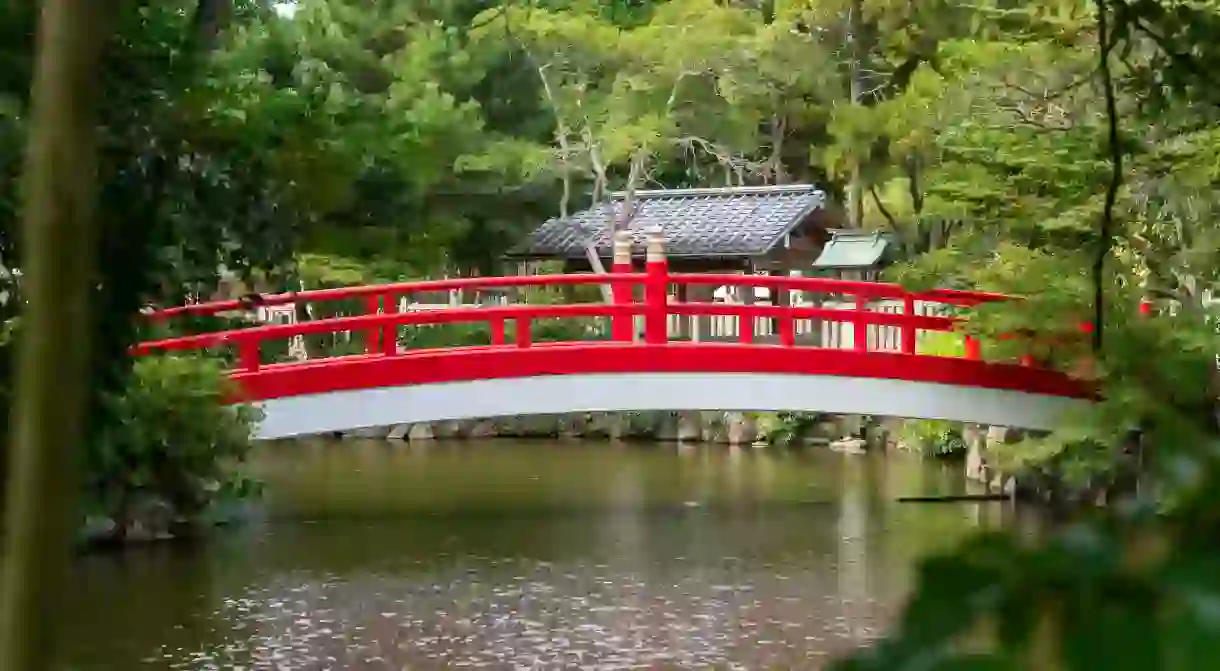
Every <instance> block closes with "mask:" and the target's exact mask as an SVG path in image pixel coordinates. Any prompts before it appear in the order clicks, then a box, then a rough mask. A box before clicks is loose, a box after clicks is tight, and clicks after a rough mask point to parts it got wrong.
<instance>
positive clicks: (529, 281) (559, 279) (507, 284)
mask: <svg viewBox="0 0 1220 671" xmlns="http://www.w3.org/2000/svg"><path fill="white" fill-rule="evenodd" d="M645 278H646V275H645V274H644V273H603V274H596V273H569V274H562V275H516V276H508V277H460V278H453V279H445V280H420V281H416V282H392V283H386V284H366V285H361V286H357V287H338V288H334V289H309V290H307V291H288V292H284V293H279V294H256V296H257V298H256V299H255V300H253V301H250V300H243V299H231V300H221V301H207V302H203V303H189V304H187V305H179V306H175V307H172V308H159V309H155V310H150V311H148V312H146V313H145V316H146V317H148V318H150V319H155V320H156V319H167V318H170V317H178V316H183V315H213V314H218V313H221V312H233V311H238V310H249V309H251V308H254V307H267V306H274V305H286V304H289V303H296V302H321V301H338V300H344V299H349V298H372V297H378V298H380V297H382V296H387V295H389V296H403V295H407V294H416V293H431V292H440V291H452V290H477V289H507V288H514V287H541V286H579V285H589V284H608V283H609V284H616V283H627V284H640V283H642V282H643V281H644V279H645Z"/></svg>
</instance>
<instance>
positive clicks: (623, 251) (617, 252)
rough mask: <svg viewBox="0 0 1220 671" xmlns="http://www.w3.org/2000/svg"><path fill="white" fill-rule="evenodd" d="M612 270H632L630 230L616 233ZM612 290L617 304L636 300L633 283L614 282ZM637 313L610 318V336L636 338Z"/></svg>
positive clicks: (615, 271)
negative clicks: (634, 332) (634, 331)
mask: <svg viewBox="0 0 1220 671" xmlns="http://www.w3.org/2000/svg"><path fill="white" fill-rule="evenodd" d="M612 272H614V273H615V274H629V273H630V272H631V233H630V231H618V232H616V233H615V234H614V266H613V269H612ZM610 291H611V293H612V294H613V296H614V304H615V305H629V304H631V303H633V302H634V298H633V297H632V290H631V284H629V283H627V282H614V283H613V284H611V285H610ZM634 321H635V315H633V314H625V313H624V314H615V315H614V316H612V317H611V318H610V338H611V339H612V340H617V341H620V342H631V341H632V340H634V339H635V338H634V336H633V335H632V331H633V330H634V329H635V327H634V325H633V324H634Z"/></svg>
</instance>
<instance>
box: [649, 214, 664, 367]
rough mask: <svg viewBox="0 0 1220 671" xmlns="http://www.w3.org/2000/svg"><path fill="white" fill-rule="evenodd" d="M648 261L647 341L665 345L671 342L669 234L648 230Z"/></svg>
mask: <svg viewBox="0 0 1220 671" xmlns="http://www.w3.org/2000/svg"><path fill="white" fill-rule="evenodd" d="M646 261H647V265H646V271H647V279H646V280H645V281H646V284H645V286H644V303H645V308H644V315H645V316H644V342H646V343H648V344H649V345H664V344H665V343H667V342H669V311H668V307H667V303H668V302H669V264H668V262H666V260H665V235H664V234H663V233H662V232H661V231H659V230H655V231H652V232H650V233H649V234H648V247H647V256H646Z"/></svg>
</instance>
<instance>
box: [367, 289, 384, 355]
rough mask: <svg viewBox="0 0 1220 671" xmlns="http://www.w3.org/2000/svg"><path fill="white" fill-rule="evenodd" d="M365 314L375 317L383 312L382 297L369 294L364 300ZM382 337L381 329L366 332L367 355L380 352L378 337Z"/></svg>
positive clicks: (373, 328)
mask: <svg viewBox="0 0 1220 671" xmlns="http://www.w3.org/2000/svg"><path fill="white" fill-rule="evenodd" d="M364 310H365V314H370V315H375V314H377V313H378V312H380V311H381V296H380V295H379V294H369V296H368V297H366V298H365V299H364ZM380 335H381V329H380V328H378V327H376V326H374V327H371V328H369V329H368V330H366V331H365V332H364V351H365V352H366V353H367V354H375V353H377V352H378V351H379V349H380V348H379V347H378V340H379V338H378V336H380Z"/></svg>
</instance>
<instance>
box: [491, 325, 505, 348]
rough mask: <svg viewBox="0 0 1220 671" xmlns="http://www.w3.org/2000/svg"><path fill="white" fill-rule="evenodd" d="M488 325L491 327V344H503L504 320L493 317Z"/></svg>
mask: <svg viewBox="0 0 1220 671" xmlns="http://www.w3.org/2000/svg"><path fill="white" fill-rule="evenodd" d="M490 327H491V344H493V345H503V344H504V320H503V319H493V320H491V323H490Z"/></svg>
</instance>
